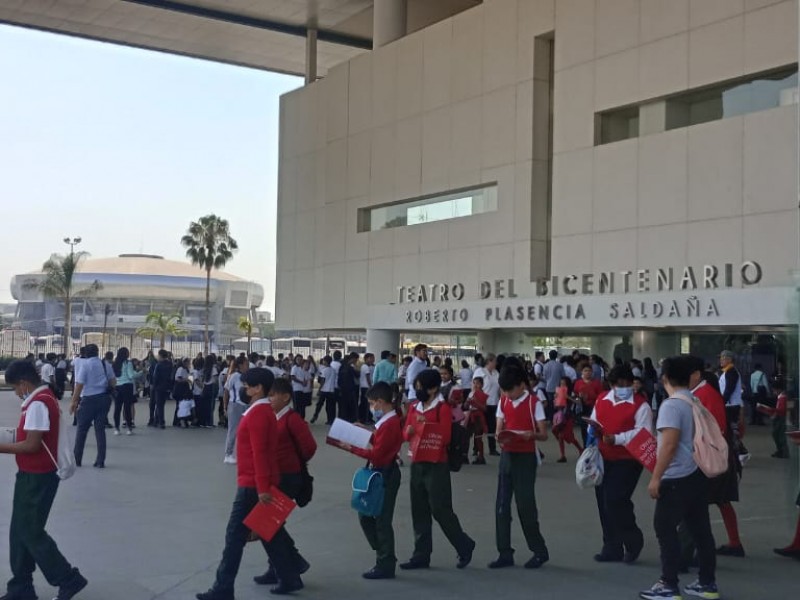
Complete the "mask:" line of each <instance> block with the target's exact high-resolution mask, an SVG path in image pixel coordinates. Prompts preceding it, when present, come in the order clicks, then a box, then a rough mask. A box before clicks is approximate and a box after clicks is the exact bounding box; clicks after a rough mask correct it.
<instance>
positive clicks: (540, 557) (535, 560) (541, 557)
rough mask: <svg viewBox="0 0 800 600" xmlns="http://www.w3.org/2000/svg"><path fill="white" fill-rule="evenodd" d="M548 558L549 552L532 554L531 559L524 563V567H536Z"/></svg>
mask: <svg viewBox="0 0 800 600" xmlns="http://www.w3.org/2000/svg"><path fill="white" fill-rule="evenodd" d="M548 560H550V555H549V554H534V555H533V556H531V559H530V560H529V561H528V562H526V563H525V568H526V569H538V568H539V567H541V566H542V565H543V564H544V563H546V562H547V561H548Z"/></svg>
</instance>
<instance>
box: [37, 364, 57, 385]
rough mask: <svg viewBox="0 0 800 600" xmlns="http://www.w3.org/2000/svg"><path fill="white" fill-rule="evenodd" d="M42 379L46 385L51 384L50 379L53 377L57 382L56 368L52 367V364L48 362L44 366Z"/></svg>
mask: <svg viewBox="0 0 800 600" xmlns="http://www.w3.org/2000/svg"><path fill="white" fill-rule="evenodd" d="M40 376H41V378H42V381H43V382H44V383H50V378H51V377H52V378H53V380H54V381H55V377H56V368H55V367H54V366H53V365H51V364H50V363H48V362H46V363H44V364H43V365H42V372H41V375H40Z"/></svg>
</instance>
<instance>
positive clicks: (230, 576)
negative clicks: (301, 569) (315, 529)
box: [212, 487, 300, 595]
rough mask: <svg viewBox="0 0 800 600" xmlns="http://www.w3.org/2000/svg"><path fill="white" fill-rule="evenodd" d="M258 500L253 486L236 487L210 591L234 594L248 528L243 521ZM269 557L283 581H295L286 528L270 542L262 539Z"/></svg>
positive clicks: (297, 577) (297, 576)
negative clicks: (223, 542)
mask: <svg viewBox="0 0 800 600" xmlns="http://www.w3.org/2000/svg"><path fill="white" fill-rule="evenodd" d="M257 503H258V492H257V491H256V489H255V488H243V487H240V488H237V489H236V497H235V498H234V500H233V507H232V508H231V515H230V517H229V518H228V527H227V529H226V530H225V549H224V550H223V551H222V560H221V561H220V563H219V567H218V568H217V577H216V580H215V581H214V586H213V588H212V589H213V590H214V591H215V592H217V593H218V594H220V595H227V594H230V595H233V587H234V583H235V582H236V575H237V574H238V573H239V565H240V564H241V562H242V554H243V553H244V547H245V546H246V545H247V538H248V537H249V535H250V530H249V529H248V528H247V527H246V526H245V524H244V520H245V518H246V517H247V515H249V514H250V511H251V510H253V508H255V506H256V504H257ZM261 544H262V546H264V550H266V552H267V556H269V560H270V562H271V563H272V565H273V567H274V568H275V572H276V573H277V575H278V579H279V580H281V581H285V582H290V583H291V582H294V581H296V580H297V579H299V577H300V576H299V575H298V574H297V570H296V569H295V567H294V565H293V561H292V558H291V538H290V537H289V534H288V533H286V528H285V527H281V528H280V529H279V530H278V533H276V534H275V537H273V538H272V541H270V542H265V541H264V540H261Z"/></svg>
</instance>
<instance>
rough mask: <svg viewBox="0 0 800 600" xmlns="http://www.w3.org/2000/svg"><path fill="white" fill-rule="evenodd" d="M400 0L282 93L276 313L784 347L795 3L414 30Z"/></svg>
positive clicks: (687, 5) (492, 337)
mask: <svg viewBox="0 0 800 600" xmlns="http://www.w3.org/2000/svg"><path fill="white" fill-rule="evenodd" d="M388 4H393V5H395V6H397V7H398V11H396V12H395V13H391V12H389V13H385V14H383V16H382V18H383V19H384V22H383V26H384V29H385V30H391V31H393V32H394V35H393V36H389V37H388V38H386V39H383V40H376V44H375V46H376V47H375V49H374V50H373V51H371V52H365V53H363V54H360V55H358V56H356V57H355V58H353V59H351V60H349V61H348V62H344V63H342V64H339V65H337V66H335V67H332V68H331V69H330V70H329V71H328V73H327V76H326V77H325V78H324V79H321V80H320V81H317V82H316V83H313V84H311V85H308V86H306V87H303V88H301V89H298V90H297V91H294V92H291V93H289V94H287V95H286V96H284V97H283V99H282V104H281V150H280V185H279V187H280V190H279V202H278V210H279V216H278V222H279V225H278V280H277V300H276V302H277V308H276V318H277V323H278V327H280V328H287V329H303V328H308V329H331V330H336V329H355V328H364V329H366V330H367V336H368V345H369V346H370V350H373V351H379V350H381V349H383V348H386V347H397V339H398V335H399V334H400V333H403V332H419V331H425V332H429V331H442V332H477V333H478V340H479V344H478V345H479V349H480V350H494V351H508V352H520V351H521V352H530V350H531V348H530V345H529V344H528V345H527V346H526V339H528V338H527V336H528V335H529V334H536V335H570V334H573V333H574V334H580V335H586V336H591V337H592V350H593V351H597V352H599V353H601V354H603V355H605V356H606V357H607V358H610V356H611V354H612V353H613V352H615V348H616V349H617V350H616V351H620V349H622V350H623V351H624V352H630V353H633V355H635V356H640V357H642V356H652V357H653V358H657V357H659V356H664V355H667V354H669V353H674V352H678V351H681V350H683V351H686V350H689V349H691V350H693V351H698V352H702V353H704V354H706V355H709V356H710V355H713V354H714V353H716V352H718V351H719V349H720V348H722V347H723V346H727V347H730V346H735V349H736V350H737V351H740V352H741V353H743V354H747V353H751V354H753V355H756V354H769V353H771V355H772V357H773V358H772V359H770V360H778V358H780V359H781V360H786V354H787V353H789V354H791V347H792V344H793V342H791V341H790V337H789V336H790V335H791V334H792V333H793V332H794V331H795V330H796V326H795V323H796V318H797V317H796V315H795V314H794V313H793V311H792V306H793V304H794V302H793V298H794V281H795V272H796V270H797V263H798V208H797V99H798V95H797V22H798V18H797V3H796V2H795V1H793V0H788V1H771V0H725V1H724V2H719V1H714V2H710V1H707V0H641V1H639V0H558V1H557V2H556V1H554V0H485V1H484V2H482V3H481V4H479V5H477V6H475V7H473V8H469V9H468V10H465V11H463V12H460V13H459V14H456V15H454V16H452V17H450V18H447V19H445V20H442V21H440V22H438V23H436V24H433V25H431V26H429V27H426V28H424V29H422V30H419V31H415V32H413V33H409V34H405V31H404V29H403V27H404V23H403V20H402V6H403V5H404V4H405V3H404V2H401V1H397V2H389V3H388ZM378 17H379V15H378V14H377V13H376V19H378ZM377 25H378V24H377V23H376V31H377ZM392 26H393V27H392ZM626 348H627V349H626ZM776 357H778V358H776ZM771 366H772V367H773V368H774V366H775V365H771Z"/></svg>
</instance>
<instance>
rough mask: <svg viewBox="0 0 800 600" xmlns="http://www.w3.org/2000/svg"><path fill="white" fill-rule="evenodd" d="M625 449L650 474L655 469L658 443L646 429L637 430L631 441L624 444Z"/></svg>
mask: <svg viewBox="0 0 800 600" xmlns="http://www.w3.org/2000/svg"><path fill="white" fill-rule="evenodd" d="M625 449H626V450H627V451H628V452H630V454H631V456H633V458H635V459H636V460H638V461H639V462H640V463H642V466H643V467H644V468H645V469H647V470H648V471H650V472H651V473H652V472H653V470H654V469H655V468H656V458H657V457H658V442H656V438H655V437H654V436H653V434H652V433H650V432H649V431H647V429H641V430H639V433H637V434H636V435H635V436H633V439H632V440H631V441H630V442H628V443H627V444H625Z"/></svg>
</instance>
